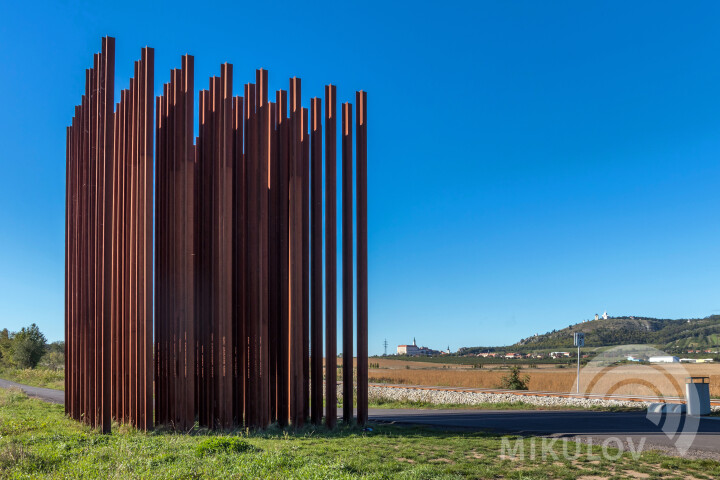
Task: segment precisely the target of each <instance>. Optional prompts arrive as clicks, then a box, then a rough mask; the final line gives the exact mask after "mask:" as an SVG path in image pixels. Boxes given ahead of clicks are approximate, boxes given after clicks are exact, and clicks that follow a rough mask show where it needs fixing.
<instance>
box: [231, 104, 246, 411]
mask: <svg viewBox="0 0 720 480" xmlns="http://www.w3.org/2000/svg"><path fill="white" fill-rule="evenodd" d="M233 117H234V120H235V121H234V125H233V130H234V135H235V138H234V142H235V145H234V155H235V165H234V169H233V265H234V268H233V292H234V294H233V337H234V339H233V345H234V350H235V372H234V375H233V378H234V380H233V381H234V384H235V386H234V389H233V398H234V402H235V406H234V415H235V422H236V423H237V424H238V425H242V424H243V421H244V418H245V369H246V356H247V341H246V328H245V298H246V296H245V275H246V273H245V265H246V263H245V262H246V259H245V247H246V240H245V239H246V231H245V223H246V212H245V154H244V141H243V138H244V128H245V127H244V122H243V119H244V98H243V97H235V101H234V103H233Z"/></svg>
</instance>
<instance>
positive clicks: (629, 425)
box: [0, 379, 720, 460]
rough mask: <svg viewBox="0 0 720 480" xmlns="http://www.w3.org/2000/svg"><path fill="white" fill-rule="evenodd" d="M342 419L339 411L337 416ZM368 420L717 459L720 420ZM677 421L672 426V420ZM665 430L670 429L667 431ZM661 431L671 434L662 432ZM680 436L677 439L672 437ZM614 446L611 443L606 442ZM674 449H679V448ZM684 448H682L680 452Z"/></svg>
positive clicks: (561, 415)
mask: <svg viewBox="0 0 720 480" xmlns="http://www.w3.org/2000/svg"><path fill="white" fill-rule="evenodd" d="M13 387H14V388H20V389H21V390H23V391H24V392H25V393H26V394H27V395H29V396H31V397H36V398H40V399H41V400H45V401H48V402H52V403H59V404H62V403H64V400H65V394H64V392H63V391H61V390H53V389H50V388H38V387H29V386H27V385H22V384H19V383H15V382H11V381H8V380H3V379H0V388H13ZM339 413H340V415H342V412H339ZM369 417H370V420H371V421H376V422H383V423H395V424H409V425H428V426H432V427H437V428H442V429H452V430H465V431H468V430H470V431H487V432H497V433H515V434H522V435H537V436H547V437H553V438H569V439H573V440H577V441H583V442H585V443H588V442H590V441H591V442H592V443H593V444H594V445H600V444H602V442H603V441H605V440H606V439H609V438H618V439H620V440H621V441H622V442H623V443H624V444H625V445H628V444H630V443H631V442H632V445H633V446H635V447H637V446H638V445H640V444H641V443H642V444H643V445H644V449H650V448H655V449H660V450H663V451H666V452H667V453H669V454H675V455H677V454H681V455H683V456H689V457H703V458H713V459H716V460H720V417H709V418H708V417H705V418H697V417H686V416H669V417H663V418H656V419H655V420H657V424H655V423H654V422H653V421H651V420H650V419H648V417H647V416H646V414H645V413H644V412H622V413H620V412H595V411H582V410H456V409H450V410H420V409H418V410H415V409H379V408H371V409H370V411H369ZM673 421H677V422H679V423H678V424H677V425H673V424H672V422H673ZM668 426H670V427H671V428H668ZM663 427H665V428H666V430H668V431H669V432H670V433H671V435H667V434H666V433H665V432H664V431H663ZM677 432H682V435H677ZM610 446H611V447H615V446H616V444H615V443H611V444H610ZM678 447H681V449H680V450H678ZM684 447H687V449H685V448H684Z"/></svg>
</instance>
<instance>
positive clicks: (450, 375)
mask: <svg viewBox="0 0 720 480" xmlns="http://www.w3.org/2000/svg"><path fill="white" fill-rule="evenodd" d="M370 362H371V363H378V364H379V367H380V368H371V369H370V370H369V373H368V378H369V380H370V382H374V383H397V384H405V385H432V386H445V387H470V388H497V387H498V385H500V381H501V379H502V377H503V376H505V375H507V373H508V371H507V369H502V368H499V367H496V368H472V367H471V366H466V365H452V364H429V363H425V362H413V361H405V360H390V359H375V358H373V359H370ZM522 374H523V375H528V376H529V377H530V382H529V385H528V386H529V388H530V390H539V391H549V392H569V391H571V390H573V385H574V384H575V377H576V371H575V369H574V368H570V367H568V368H557V367H556V366H554V365H540V366H538V367H537V368H524V369H523V371H522ZM668 374H670V375H671V376H672V377H673V378H674V382H668V380H667V378H668ZM688 375H692V376H707V377H710V394H711V395H712V396H713V397H720V365H719V364H667V365H636V364H628V365H622V366H618V367H613V368H612V369H611V370H602V369H600V368H591V367H586V368H584V369H583V370H582V371H581V377H580V388H581V391H582V390H583V389H584V388H587V389H588V391H594V392H597V393H608V392H612V393H617V394H628V395H656V394H658V393H663V394H664V395H669V394H670V393H672V394H674V395H678V396H682V395H684V391H683V389H684V384H685V377H686V376H688ZM657 387H659V388H660V390H659V391H656V389H657Z"/></svg>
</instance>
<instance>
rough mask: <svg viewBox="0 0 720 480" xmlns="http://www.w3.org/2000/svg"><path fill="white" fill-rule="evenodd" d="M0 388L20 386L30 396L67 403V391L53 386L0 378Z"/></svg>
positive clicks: (52, 401)
mask: <svg viewBox="0 0 720 480" xmlns="http://www.w3.org/2000/svg"><path fill="white" fill-rule="evenodd" d="M0 388H19V389H20V390H22V391H23V392H25V393H26V394H27V395H28V396H29V397H36V398H39V399H40V400H45V401H46V402H50V403H60V404H64V403H65V392H63V391H62V390H55V389H52V388H40V387H29V386H27V385H23V384H21V383H15V382H11V381H10V380H3V379H2V378H0Z"/></svg>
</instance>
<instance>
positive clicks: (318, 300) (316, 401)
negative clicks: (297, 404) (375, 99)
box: [310, 98, 323, 425]
mask: <svg viewBox="0 0 720 480" xmlns="http://www.w3.org/2000/svg"><path fill="white" fill-rule="evenodd" d="M310 129H311V131H312V137H311V141H312V147H311V154H310V170H311V175H312V180H311V187H310V201H311V206H312V217H311V237H310V246H311V249H312V252H311V258H312V268H311V270H310V272H311V282H310V283H311V287H310V288H311V291H312V302H311V305H312V315H311V318H310V330H311V331H310V342H311V344H312V346H313V348H312V350H311V353H312V359H311V373H310V378H311V384H310V386H311V389H312V390H311V394H310V406H311V415H310V417H311V420H312V423H314V424H315V425H317V424H319V423H320V422H321V421H322V414H323V408H322V405H323V394H322V386H323V349H322V344H323V328H322V327H323V320H322V312H323V303H322V302H323V300H322V299H323V285H322V281H323V272H322V263H323V257H322V241H323V240H322V227H323V224H322V109H321V104H320V99H319V98H313V99H312V100H311V101H310ZM318 346H319V347H320V348H318Z"/></svg>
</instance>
